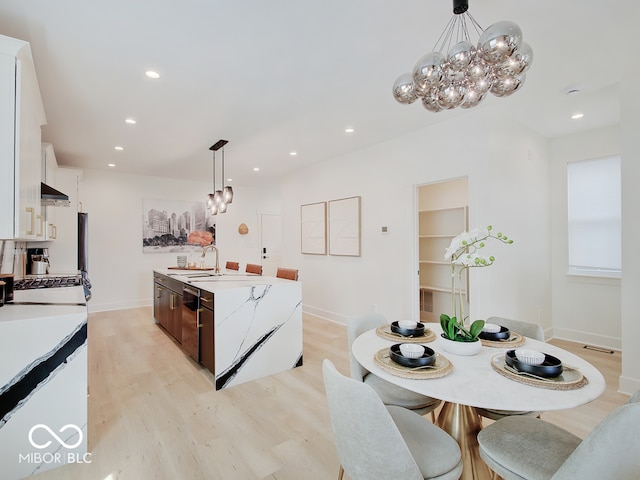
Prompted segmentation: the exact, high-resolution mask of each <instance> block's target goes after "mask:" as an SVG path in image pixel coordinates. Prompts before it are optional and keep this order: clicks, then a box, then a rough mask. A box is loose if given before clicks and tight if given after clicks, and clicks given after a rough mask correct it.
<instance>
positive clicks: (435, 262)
mask: <svg viewBox="0 0 640 480" xmlns="http://www.w3.org/2000/svg"><path fill="white" fill-rule="evenodd" d="M420 263H428V264H431V265H449V262H445V261H440V260H420Z"/></svg>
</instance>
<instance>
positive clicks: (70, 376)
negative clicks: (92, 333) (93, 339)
mask: <svg viewBox="0 0 640 480" xmlns="http://www.w3.org/2000/svg"><path fill="white" fill-rule="evenodd" d="M70 425H71V426H70ZM45 426H46V427H45ZM47 429H50V430H51V431H52V432H54V433H56V434H58V435H60V439H61V441H62V442H64V443H65V445H66V447H65V448H64V449H61V442H59V441H56V440H55V438H54V439H51V440H52V441H51V442H48V440H50V435H48V432H47V431H46V430H47ZM36 430H37V431H36ZM32 433H33V439H32V438H31V434H32ZM86 454H87V306H86V301H85V297H84V289H83V288H82V287H81V286H75V287H59V288H43V289H34V290H16V291H15V292H14V300H13V302H11V303H7V304H5V305H4V306H3V307H0V465H2V478H3V479H7V480H12V479H18V478H24V477H27V476H29V475H33V474H35V473H38V472H41V471H44V470H48V469H51V468H55V467H58V466H61V465H63V464H65V463H70V462H71V461H72V460H70V458H71V457H73V458H83V457H85V456H86Z"/></svg>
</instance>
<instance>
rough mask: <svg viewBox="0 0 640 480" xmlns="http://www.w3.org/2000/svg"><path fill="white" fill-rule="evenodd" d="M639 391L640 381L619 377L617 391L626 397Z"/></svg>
mask: <svg viewBox="0 0 640 480" xmlns="http://www.w3.org/2000/svg"><path fill="white" fill-rule="evenodd" d="M638 390H640V380H638V379H637V378H629V377H625V376H623V375H620V377H619V378H618V391H619V392H620V393H624V394H627V395H632V394H634V393H635V392H637V391H638Z"/></svg>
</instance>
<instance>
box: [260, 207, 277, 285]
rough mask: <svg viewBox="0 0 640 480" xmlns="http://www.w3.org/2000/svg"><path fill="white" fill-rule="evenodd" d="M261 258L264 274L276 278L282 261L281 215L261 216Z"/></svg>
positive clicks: (264, 214)
mask: <svg viewBox="0 0 640 480" xmlns="http://www.w3.org/2000/svg"><path fill="white" fill-rule="evenodd" d="M260 232H261V233H260V236H261V238H260V256H261V258H262V274H263V275H269V276H275V275H276V270H277V269H278V267H279V266H280V261H281V259H282V219H281V218H280V215H272V214H267V213H263V214H261V215H260Z"/></svg>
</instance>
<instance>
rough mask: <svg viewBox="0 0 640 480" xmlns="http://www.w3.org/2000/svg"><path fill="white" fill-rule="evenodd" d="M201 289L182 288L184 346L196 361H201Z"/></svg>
mask: <svg viewBox="0 0 640 480" xmlns="http://www.w3.org/2000/svg"><path fill="white" fill-rule="evenodd" d="M199 308H200V290H197V289H194V288H192V287H187V286H185V287H183V288H182V348H183V350H184V351H185V352H186V353H187V355H189V356H190V357H191V358H193V359H194V360H195V361H196V362H200V348H199V344H200V339H199V330H200V329H199V325H198V323H199V318H198V310H199Z"/></svg>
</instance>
